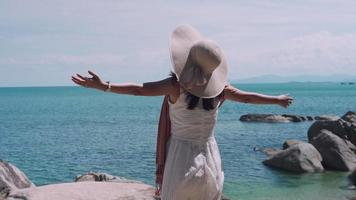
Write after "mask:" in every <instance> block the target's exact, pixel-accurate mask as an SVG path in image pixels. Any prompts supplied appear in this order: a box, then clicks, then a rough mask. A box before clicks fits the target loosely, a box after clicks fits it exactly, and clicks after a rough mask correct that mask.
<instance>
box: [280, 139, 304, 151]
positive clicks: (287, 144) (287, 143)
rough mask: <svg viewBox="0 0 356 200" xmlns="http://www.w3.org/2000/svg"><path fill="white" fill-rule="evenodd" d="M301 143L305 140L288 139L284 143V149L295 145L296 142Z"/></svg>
mask: <svg viewBox="0 0 356 200" xmlns="http://www.w3.org/2000/svg"><path fill="white" fill-rule="evenodd" d="M299 143H303V142H302V141H299V140H286V141H285V142H284V143H283V150H285V149H288V148H289V147H291V146H293V145H296V144H299Z"/></svg>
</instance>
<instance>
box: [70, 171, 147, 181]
mask: <svg viewBox="0 0 356 200" xmlns="http://www.w3.org/2000/svg"><path fill="white" fill-rule="evenodd" d="M84 181H97V182H119V183H142V182H140V181H135V180H129V179H126V178H123V177H118V176H113V175H110V174H106V173H97V172H88V173H86V174H84V175H78V176H77V177H76V178H75V182H84Z"/></svg>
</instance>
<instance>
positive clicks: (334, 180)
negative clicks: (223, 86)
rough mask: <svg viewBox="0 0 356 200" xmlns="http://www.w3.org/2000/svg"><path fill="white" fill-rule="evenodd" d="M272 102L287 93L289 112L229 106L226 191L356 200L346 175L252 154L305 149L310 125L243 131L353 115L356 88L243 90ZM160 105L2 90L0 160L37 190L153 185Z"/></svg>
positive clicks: (257, 196)
mask: <svg viewBox="0 0 356 200" xmlns="http://www.w3.org/2000/svg"><path fill="white" fill-rule="evenodd" d="M236 86H237V87H238V88H240V89H243V90H249V91H256V92H263V93H266V94H283V93H289V94H290V95H291V96H293V97H294V98H295V101H294V104H293V105H292V106H291V107H290V108H289V109H283V108H280V107H277V106H273V105H269V106H266V105H263V106H262V105H247V104H240V103H233V102H225V103H224V105H223V107H222V108H221V110H220V113H219V120H218V125H217V128H216V138H217V142H218V144H219V147H220V151H221V156H222V160H223V167H224V171H225V176H226V180H225V185H224V193H225V194H226V196H228V197H230V198H231V199H239V200H240V199H242V200H272V199H273V200H284V199H291V200H301V199H312V200H318V199H320V200H321V199H323V200H329V199H330V200H331V199H332V200H334V199H346V197H350V196H356V192H354V191H350V190H346V189H344V188H345V186H346V185H347V180H346V176H347V173H344V172H325V173H318V174H304V175H296V174H291V173H287V172H282V171H277V170H272V169H270V168H267V167H265V166H264V165H263V164H262V163H261V162H262V161H263V160H264V159H265V158H266V156H265V155H264V154H262V153H260V152H255V151H254V150H253V148H254V147H260V148H263V147H275V148H280V147H281V145H282V143H283V142H284V141H285V140H286V139H299V140H304V141H306V134H307V130H308V127H309V126H310V125H311V123H310V122H303V123H288V124H265V123H242V122H240V121H239V117H240V116H241V115H242V114H246V113H276V114H280V113H289V114H300V115H312V116H315V115H322V114H329V115H342V114H344V113H345V112H346V111H348V110H356V86H355V85H340V84H338V83H288V84H240V85H236ZM161 101H162V98H161V97H135V96H125V95H116V94H107V93H103V92H99V91H95V90H89V89H85V88H78V87H27V88H0V158H1V159H4V160H8V161H10V162H12V163H14V164H15V165H17V166H18V167H19V168H20V169H21V170H23V171H24V172H25V173H26V174H27V175H28V176H29V178H30V179H31V180H32V181H33V182H34V183H35V184H36V185H43V184H49V183H58V182H71V181H73V179H74V177H75V176H76V175H78V174H82V173H84V172H86V171H102V172H107V173H110V174H113V175H117V176H124V177H127V178H131V179H137V180H141V181H144V182H145V183H148V184H152V185H153V184H154V172H155V164H154V163H155V144H156V130H157V120H158V115H159V111H160V107H161Z"/></svg>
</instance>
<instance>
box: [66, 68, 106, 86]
mask: <svg viewBox="0 0 356 200" xmlns="http://www.w3.org/2000/svg"><path fill="white" fill-rule="evenodd" d="M88 73H89V74H90V75H92V77H86V76H82V75H80V74H77V76H72V81H73V82H74V83H76V84H77V85H80V86H83V87H87V88H95V89H99V90H103V89H105V88H106V83H104V82H103V81H102V80H101V78H100V77H99V76H98V75H97V74H96V73H94V72H92V71H90V70H89V71H88Z"/></svg>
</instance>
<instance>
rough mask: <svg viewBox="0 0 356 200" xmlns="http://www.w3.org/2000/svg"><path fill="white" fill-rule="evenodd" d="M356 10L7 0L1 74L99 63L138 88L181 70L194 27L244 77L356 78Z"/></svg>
mask: <svg viewBox="0 0 356 200" xmlns="http://www.w3.org/2000/svg"><path fill="white" fill-rule="evenodd" d="M355 9H356V1H353V0H300V1H276V0H265V1H260V0H251V1H243V0H226V1H223V2H217V1H203V3H202V2H201V1H190V0H189V1H188V0H182V1H178V0H176V1H164V0H152V1H135V0H122V1H121V0H120V1H118V0H108V1H96V0H78V1H68V0H53V1H45V2H44V1H41V0H33V1H31V2H27V1H21V0H4V1H1V2H0V18H1V19H3V20H1V21H0V43H1V45H2V46H1V49H0V52H1V54H0V70H2V72H3V73H6V70H8V72H10V70H11V72H12V70H16V69H21V68H24V67H26V66H30V67H31V70H33V71H35V72H36V73H32V75H33V76H34V77H33V80H35V79H36V76H40V75H37V74H38V72H41V73H42V72H43V73H46V70H51V69H52V70H53V69H54V68H55V69H56V71H57V72H58V71H61V73H63V74H67V73H72V71H73V70H76V69H78V68H76V67H77V66H81V68H80V70H82V69H84V68H86V67H87V66H89V65H90V66H92V65H95V66H100V67H101V68H100V69H102V70H104V68H105V70H106V71H105V72H107V73H109V71H110V70H111V74H120V75H123V76H125V78H126V77H130V79H131V80H147V79H149V80H152V79H153V80H154V79H158V78H161V77H162V76H165V75H166V74H167V72H168V71H169V70H170V69H171V67H170V65H171V64H170V60H169V59H170V58H169V34H170V32H171V31H172V30H173V28H174V27H175V26H176V25H177V24H181V23H190V24H192V25H193V26H195V27H196V28H197V29H198V30H200V31H201V32H202V33H203V34H204V35H205V36H206V37H208V38H211V39H213V40H216V41H217V42H218V43H219V44H220V45H221V46H222V48H223V50H224V52H225V53H226V54H227V58H228V63H229V73H230V76H231V77H232V78H234V79H235V78H247V77H253V76H256V75H262V74H278V75H282V74H288V75H293V74H295V73H298V74H300V73H329V74H332V73H334V72H335V71H339V70H343V71H348V72H350V73H356V71H355V70H356V68H355V57H354V55H356V54H355V48H356V44H355V34H356V26H354V23H355V21H356V12H355ZM148 68H150V69H152V70H147V69H148ZM142 71H147V72H145V73H142ZM13 78H14V79H16V78H17V76H13ZM110 78H114V77H110ZM48 79H49V80H50V81H51V80H58V79H55V78H54V75H53V76H48ZM127 79H128V78H127ZM120 80H121V79H120ZM6 81H7V82H13V81H14V80H12V78H11V79H10V78H9V77H7V78H6V80H3V82H6ZM50 81H49V82H50ZM53 83H54V82H53ZM54 84H60V81H59V82H56V83H54Z"/></svg>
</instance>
